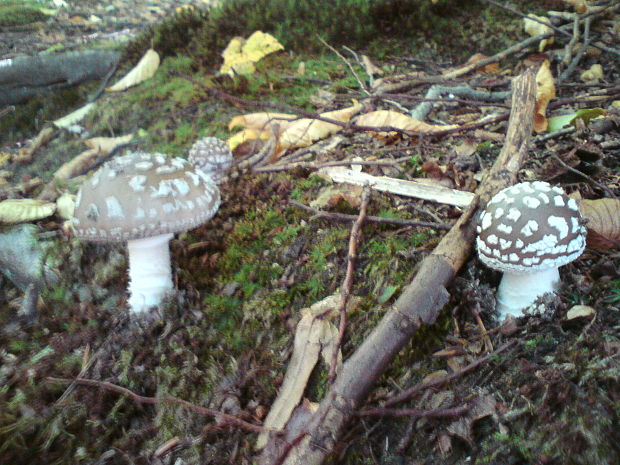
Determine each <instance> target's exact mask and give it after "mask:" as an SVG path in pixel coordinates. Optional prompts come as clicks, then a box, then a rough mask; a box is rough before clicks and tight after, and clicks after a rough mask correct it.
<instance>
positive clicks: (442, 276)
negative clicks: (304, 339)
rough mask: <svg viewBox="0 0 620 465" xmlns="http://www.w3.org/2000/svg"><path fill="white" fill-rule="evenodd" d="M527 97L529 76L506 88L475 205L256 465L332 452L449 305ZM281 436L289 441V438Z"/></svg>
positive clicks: (507, 178)
mask: <svg viewBox="0 0 620 465" xmlns="http://www.w3.org/2000/svg"><path fill="white" fill-rule="evenodd" d="M535 96H536V82H535V77H534V71H533V70H532V69H529V70H527V71H525V72H524V73H523V74H522V75H520V76H518V77H517V78H515V79H514V81H513V94H512V111H511V115H510V120H509V123H508V132H507V136H506V141H505V144H504V146H503V148H502V150H501V152H500V154H499V156H498V158H497V160H496V161H495V163H494V165H493V167H492V168H491V170H490V172H489V174H488V176H487V177H486V178H485V179H484V180H483V181H482V183H481V184H480V186H479V187H478V189H477V190H476V195H477V196H478V199H479V202H476V201H474V202H472V205H471V206H470V208H469V210H467V211H466V212H465V213H464V214H463V215H462V216H461V218H460V219H459V220H458V221H457V223H456V224H455V225H454V226H453V227H452V229H451V230H450V231H449V232H448V233H447V234H446V235H445V236H444V238H443V239H442V240H441V242H440V243H439V245H438V246H437V247H436V249H435V250H434V251H433V253H432V254H431V255H429V256H428V257H427V258H426V259H425V260H424V261H423V262H422V265H421V267H420V269H419V271H418V273H417V274H416V276H415V277H414V279H413V280H412V281H411V283H410V284H409V285H408V286H407V288H405V290H404V292H403V293H402V294H401V296H400V297H399V298H398V300H397V301H396V302H395V303H394V305H393V306H392V307H391V308H390V309H389V311H388V312H387V313H386V314H385V316H384V317H383V319H382V320H381V322H380V323H379V325H378V326H377V327H376V328H375V329H374V330H373V331H372V333H371V334H370V335H369V336H368V338H367V339H366V340H365V341H364V342H363V343H362V344H361V345H360V346H359V348H358V349H357V350H356V351H355V352H354V353H353V355H352V356H351V357H350V358H349V360H347V361H346V362H345V364H344V365H343V367H342V370H341V371H340V373H339V374H338V377H337V378H336V380H335V381H334V383H333V384H332V386H331V388H330V390H329V391H328V393H327V395H326V396H325V398H324V399H323V400H322V401H321V404H320V406H319V409H318V410H317V411H316V412H315V413H314V415H313V416H312V417H311V419H310V421H309V423H308V424H307V426H306V428H305V430H303V431H302V432H301V433H299V434H298V435H297V436H296V439H294V440H292V441H290V442H285V441H284V440H282V439H279V437H276V436H275V435H272V436H271V438H270V441H269V444H268V445H267V447H266V448H265V449H264V451H263V453H262V455H261V457H260V459H259V460H260V461H259V463H261V464H263V465H274V464H285V465H319V464H321V463H322V462H323V461H324V459H325V458H326V457H327V456H328V455H329V454H330V453H331V452H332V451H333V450H334V446H335V445H336V442H337V441H338V439H339V437H340V436H341V434H342V431H343V428H344V427H345V426H346V423H347V422H348V421H349V420H350V419H351V418H352V416H353V414H354V413H355V411H356V410H357V409H359V408H360V407H361V405H362V403H363V402H364V399H365V398H366V396H367V394H368V392H369V391H370V389H371V388H372V386H373V384H374V383H375V382H376V381H377V379H378V378H379V377H380V376H381V375H382V374H383V373H384V371H385V370H386V369H387V367H388V365H389V363H390V362H391V361H392V360H393V359H394V357H395V356H396V355H397V354H398V352H399V351H400V350H401V349H402V348H403V346H404V345H405V344H406V343H407V341H409V339H410V338H411V337H412V336H413V335H414V334H415V333H416V331H417V330H418V329H420V328H421V327H422V326H424V325H430V324H433V323H434V322H435V320H436V318H437V315H438V314H439V311H440V310H441V309H442V307H443V306H444V305H445V304H446V303H447V301H448V299H449V293H448V291H447V290H446V286H447V285H448V283H449V282H450V281H451V280H452V278H454V276H455V275H456V273H457V272H458V270H459V269H460V268H461V266H462V265H463V264H464V263H465V261H466V260H467V258H468V257H469V254H470V252H471V249H472V244H473V240H474V236H475V226H476V222H477V215H476V210H477V205H478V204H481V205H486V203H487V202H488V201H489V199H490V198H491V196H493V194H495V193H496V192H497V191H498V190H500V189H503V188H505V187H507V186H509V185H511V184H514V182H515V180H516V177H517V172H518V170H519V169H520V167H521V166H522V164H523V162H524V161H525V159H526V157H527V152H528V142H529V137H530V135H531V132H532V117H533V111H534V102H535ZM288 433H290V432H288ZM287 436H288V437H289V438H290V437H291V435H290V434H287ZM293 437H294V436H293Z"/></svg>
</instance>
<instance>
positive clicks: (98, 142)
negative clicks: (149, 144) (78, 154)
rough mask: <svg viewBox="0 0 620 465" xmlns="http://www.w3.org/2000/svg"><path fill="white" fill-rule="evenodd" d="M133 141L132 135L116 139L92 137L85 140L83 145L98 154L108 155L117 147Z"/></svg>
mask: <svg viewBox="0 0 620 465" xmlns="http://www.w3.org/2000/svg"><path fill="white" fill-rule="evenodd" d="M131 139H133V134H127V135H126V136H118V137H93V138H91V139H86V140H85V141H84V143H85V144H86V146H87V147H90V148H91V149H95V150H97V152H99V153H106V154H107V153H110V152H112V151H113V150H114V149H115V148H116V147H118V146H119V145H124V144H128V143H129V142H130V141H131Z"/></svg>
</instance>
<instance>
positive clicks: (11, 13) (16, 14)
mask: <svg viewBox="0 0 620 465" xmlns="http://www.w3.org/2000/svg"><path fill="white" fill-rule="evenodd" d="M45 19H47V16H46V15H45V14H44V13H42V12H41V11H40V9H39V8H36V7H34V6H31V5H28V4H24V3H16V2H6V3H0V27H10V26H21V25H24V24H30V23H34V22H36V21H44V20H45Z"/></svg>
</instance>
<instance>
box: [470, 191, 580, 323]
mask: <svg viewBox="0 0 620 465" xmlns="http://www.w3.org/2000/svg"><path fill="white" fill-rule="evenodd" d="M585 239H586V228H585V227H584V226H583V223H582V220H581V215H580V214H579V207H578V205H577V202H576V201H575V199H571V198H569V197H568V196H567V195H566V194H565V193H564V191H563V190H562V189H561V188H559V187H557V186H551V185H550V184H548V183H546V182H541V181H535V182H522V183H520V184H515V185H514V186H512V187H508V188H506V189H503V190H501V191H500V192H498V193H497V194H496V195H495V196H494V197H493V198H492V199H491V200H490V201H489V203H488V205H487V207H486V210H485V211H484V212H483V213H482V216H481V217H480V225H479V226H478V238H477V240H476V244H477V246H478V256H479V257H480V260H482V262H483V263H484V264H485V265H487V266H488V267H490V268H493V269H495V270H498V271H502V272H503V273H504V274H503V276H502V280H501V282H500V285H499V288H498V290H497V310H498V312H499V319H500V321H502V320H504V319H505V318H506V317H507V316H513V317H518V316H521V315H523V312H524V310H525V309H527V308H528V307H530V306H531V305H532V304H533V303H534V302H535V301H536V299H537V298H539V297H541V296H543V295H544V294H546V293H549V292H555V291H556V290H557V289H558V287H559V285H560V274H559V272H558V267H560V266H562V265H566V264H567V263H569V262H572V261H573V260H575V259H576V258H577V257H579V256H580V255H581V254H582V252H583V250H584V248H585V243H586V241H585Z"/></svg>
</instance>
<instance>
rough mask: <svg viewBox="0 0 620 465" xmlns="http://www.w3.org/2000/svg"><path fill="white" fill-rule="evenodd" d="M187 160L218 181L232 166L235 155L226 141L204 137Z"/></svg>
mask: <svg viewBox="0 0 620 465" xmlns="http://www.w3.org/2000/svg"><path fill="white" fill-rule="evenodd" d="M187 159H188V161H189V162H190V163H192V164H194V165H195V166H197V167H198V168H200V169H201V170H202V172H203V173H205V174H207V175H209V176H211V178H212V179H213V180H214V181H217V180H218V179H220V178H222V177H223V176H224V174H225V173H226V170H228V168H230V166H231V165H232V161H233V154H232V152H231V151H230V148H229V147H228V144H227V143H226V141H223V140H221V139H218V138H217V137H203V138H202V139H198V140H197V141H196V142H194V145H192V147H191V148H190V149H189V154H188V157H187Z"/></svg>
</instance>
